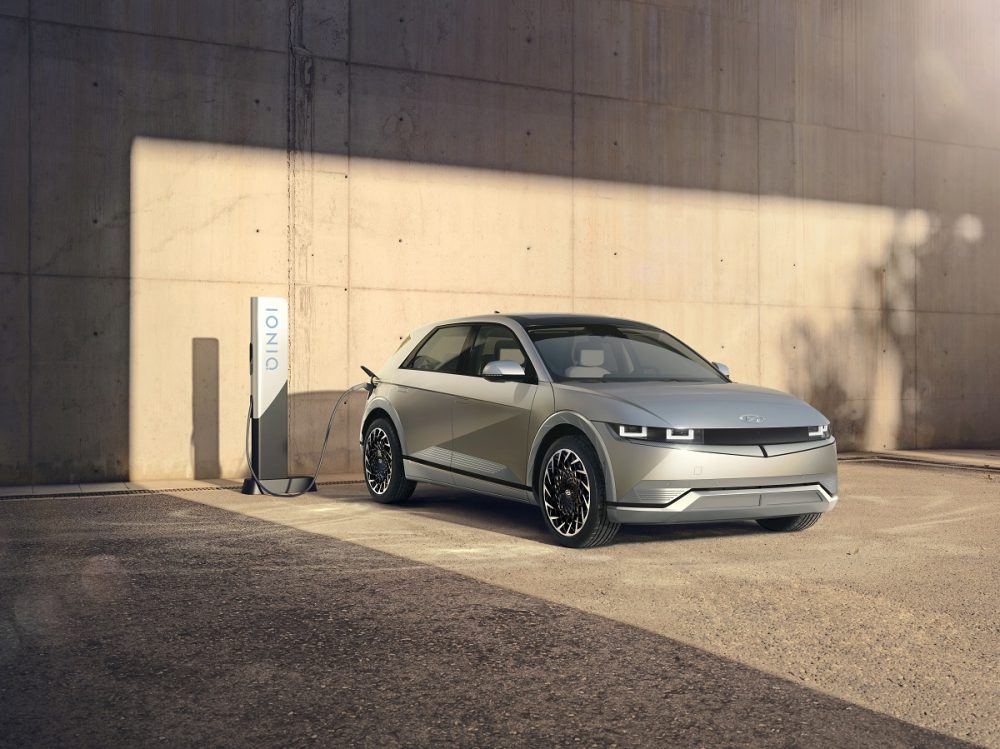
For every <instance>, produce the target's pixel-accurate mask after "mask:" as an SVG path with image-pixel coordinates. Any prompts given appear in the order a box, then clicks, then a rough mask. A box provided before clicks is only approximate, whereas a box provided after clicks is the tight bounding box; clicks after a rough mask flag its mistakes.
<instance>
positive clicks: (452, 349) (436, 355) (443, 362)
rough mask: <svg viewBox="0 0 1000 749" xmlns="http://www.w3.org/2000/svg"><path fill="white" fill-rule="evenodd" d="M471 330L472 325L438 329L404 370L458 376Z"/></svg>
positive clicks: (407, 363) (408, 361)
mask: <svg viewBox="0 0 1000 749" xmlns="http://www.w3.org/2000/svg"><path fill="white" fill-rule="evenodd" d="M471 330H472V326H471V325H449V326H447V327H444V328H438V329H437V330H435V331H434V332H433V333H431V334H430V335H429V336H428V337H427V339H426V340H425V341H424V342H423V343H422V344H420V346H419V347H418V348H417V350H416V351H415V352H413V355H412V356H411V357H410V358H409V360H407V362H406V364H405V365H404V368H405V369H419V370H422V371H424V372H446V373H448V374H457V373H458V371H459V366H460V364H461V360H462V350H463V349H464V348H465V342H466V340H467V339H468V337H469V333H470V331H471Z"/></svg>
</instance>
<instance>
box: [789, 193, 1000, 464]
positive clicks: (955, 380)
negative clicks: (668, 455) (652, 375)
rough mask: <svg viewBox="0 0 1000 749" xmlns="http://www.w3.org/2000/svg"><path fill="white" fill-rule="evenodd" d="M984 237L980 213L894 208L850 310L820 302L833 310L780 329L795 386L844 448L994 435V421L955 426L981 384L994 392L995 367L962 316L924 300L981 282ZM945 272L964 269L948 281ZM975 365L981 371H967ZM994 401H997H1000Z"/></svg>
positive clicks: (946, 442) (981, 440)
mask: <svg viewBox="0 0 1000 749" xmlns="http://www.w3.org/2000/svg"><path fill="white" fill-rule="evenodd" d="M982 236H983V226H982V223H981V221H980V220H979V219H978V218H976V217H974V216H972V215H969V214H961V215H951V216H948V215H937V216H933V215H930V214H928V213H925V212H922V211H917V210H896V211H894V213H893V218H892V227H891V230H890V232H889V238H888V240H887V241H886V243H885V246H884V250H883V252H882V254H881V257H880V258H879V259H878V260H877V261H874V262H872V261H869V262H866V263H864V264H863V265H862V266H861V267H860V268H859V269H858V270H857V272H856V274H855V275H854V278H853V284H854V292H853V299H852V303H851V306H850V309H849V310H848V311H846V312H843V314H842V313H841V311H837V310H830V309H819V310H818V314H821V315H823V316H824V317H826V318H827V319H816V318H812V319H809V318H800V319H798V320H796V321H795V322H794V323H793V325H792V326H791V328H790V329H789V330H788V331H787V333H786V334H785V335H784V336H783V338H782V347H783V351H784V352H786V354H787V353H788V352H792V353H791V358H792V361H793V362H794V364H793V368H792V370H791V371H790V372H789V382H788V386H789V389H790V390H792V391H793V392H795V393H796V394H797V395H799V396H800V397H802V398H803V399H804V400H806V401H808V402H809V403H810V404H812V405H813V406H815V407H816V408H818V409H819V410H820V411H821V412H823V413H824V414H825V415H826V416H827V417H828V418H829V419H830V421H831V424H832V429H833V432H834V434H835V435H836V436H837V439H838V442H839V444H840V447H841V449H847V450H854V449H863V450H884V449H905V448H919V447H973V446H978V445H986V444H996V441H997V434H996V432H997V431H998V430H997V428H996V427H991V428H990V427H988V428H986V429H981V428H980V429H975V428H973V429H971V430H968V431H964V432H963V431H962V430H961V429H960V428H958V427H959V425H961V424H962V423H963V422H965V421H968V420H970V418H973V414H974V413H975V411H976V408H977V407H976V405H975V401H976V398H975V395H976V390H977V386H976V385H975V383H976V382H978V383H980V389H982V384H985V386H986V387H985V390H986V391H989V390H990V388H989V382H990V381H991V380H993V379H995V378H993V377H992V376H991V369H995V368H987V370H986V371H985V372H983V371H982V368H981V367H979V364H980V361H978V360H977V359H976V358H975V357H974V354H975V350H976V349H975V346H973V347H970V346H969V345H968V343H969V331H968V330H967V327H966V326H967V324H968V320H967V319H966V317H965V316H961V315H956V314H945V313H934V312H926V311H920V310H921V307H920V306H919V303H920V291H921V290H922V289H926V288H928V287H929V286H934V285H938V284H939V282H944V283H943V284H939V285H943V286H945V287H946V289H970V288H973V287H974V286H975V278H974V277H975V275H976V273H977V267H976V263H974V262H969V260H970V258H973V257H974V255H973V253H975V252H976V251H977V250H978V249H979V248H980V247H981V242H982ZM949 274H951V275H953V276H959V278H957V279H956V278H952V279H951V280H950V282H948V281H946V280H945V278H944V277H947V276H948V275H949ZM873 302H874V303H873ZM876 304H877V306H876ZM931 308H933V307H931ZM984 322H985V323H986V324H988V325H993V326H995V325H996V324H995V323H993V322H992V321H990V320H988V319H984ZM983 350H985V348H984V349H983ZM970 371H973V372H977V371H978V372H979V373H980V375H983V374H984V375H985V379H984V378H983V377H979V378H976V377H973V378H971V379H970V378H969V376H968V373H969V372H970ZM967 396H972V397H967ZM989 407H990V408H991V409H993V410H995V408H996V406H995V401H993V403H992V405H990V406H989ZM947 411H951V412H952V413H951V418H945V419H944V421H945V423H943V424H942V423H940V422H939V418H938V417H940V416H942V413H943V412H947ZM973 420H974V421H978V420H977V419H975V418H973ZM995 421H996V419H993V422H994V423H995ZM983 423H985V422H983V421H979V426H981V425H982V424H983Z"/></svg>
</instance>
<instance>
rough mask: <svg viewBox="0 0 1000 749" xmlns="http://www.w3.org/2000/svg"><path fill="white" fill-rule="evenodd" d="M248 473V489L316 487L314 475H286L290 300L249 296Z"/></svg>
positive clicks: (298, 490)
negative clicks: (249, 401) (249, 474)
mask: <svg viewBox="0 0 1000 749" xmlns="http://www.w3.org/2000/svg"><path fill="white" fill-rule="evenodd" d="M250 398H251V408H250V425H249V429H250V472H251V474H252V475H251V477H250V478H248V479H246V480H245V481H244V482H243V493H244V494H262V493H266V494H278V495H287V494H301V493H303V492H306V491H316V483H315V480H314V478H313V477H312V476H289V475H288V300H287V299H285V298H284V297H273V296H255V297H252V298H251V299H250Z"/></svg>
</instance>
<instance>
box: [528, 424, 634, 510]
mask: <svg viewBox="0 0 1000 749" xmlns="http://www.w3.org/2000/svg"><path fill="white" fill-rule="evenodd" d="M573 434H578V435H580V436H582V437H584V438H586V440H587V441H588V442H590V444H591V445H593V447H594V452H595V453H597V459H598V460H599V461H600V462H601V472H602V473H603V474H604V497H605V501H606V502H614V501H615V499H616V496H617V495H616V494H615V475H614V469H613V467H612V465H611V458H610V456H609V455H608V451H607V449H606V448H605V447H604V441H603V440H602V439H601V438H600V435H599V434H598V432H597V427H596V426H595V425H594V424H593V422H591V421H589V420H588V419H586V418H584V417H583V416H581V415H580V414H578V413H576V412H575V411H559V412H557V413H554V414H552V415H551V416H550V417H549V418H547V419H546V420H545V422H544V423H543V424H542V426H541V427H539V429H538V432H537V433H536V434H535V439H534V440H533V441H532V444H531V450H530V451H529V453H528V476H529V477H530V480H531V488H532V490H533V491H534V494H535V502H536V503H537V502H538V496H539V495H538V476H539V473H540V472H541V469H542V465H541V463H542V460H543V459H544V458H545V453H546V451H547V450H548V449H549V447H550V446H551V445H552V443H553V442H555V441H556V440H557V439H559V438H560V437H564V436H567V435H573Z"/></svg>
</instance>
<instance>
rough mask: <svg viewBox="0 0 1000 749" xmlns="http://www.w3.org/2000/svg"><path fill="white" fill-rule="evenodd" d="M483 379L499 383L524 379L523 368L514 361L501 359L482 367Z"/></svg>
mask: <svg viewBox="0 0 1000 749" xmlns="http://www.w3.org/2000/svg"><path fill="white" fill-rule="evenodd" d="M483 377H485V378H486V379H487V380H493V381H495V382H500V381H503V380H516V379H518V378H521V377H524V367H522V366H521V365H520V364H518V363H517V362H515V361H509V360H506V359H501V360H500V361H491V362H490V363H489V364H487V365H485V366H484V367H483Z"/></svg>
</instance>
